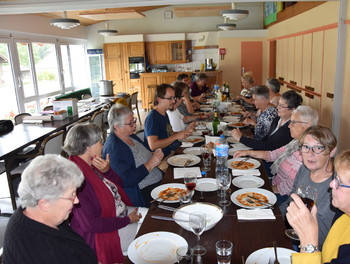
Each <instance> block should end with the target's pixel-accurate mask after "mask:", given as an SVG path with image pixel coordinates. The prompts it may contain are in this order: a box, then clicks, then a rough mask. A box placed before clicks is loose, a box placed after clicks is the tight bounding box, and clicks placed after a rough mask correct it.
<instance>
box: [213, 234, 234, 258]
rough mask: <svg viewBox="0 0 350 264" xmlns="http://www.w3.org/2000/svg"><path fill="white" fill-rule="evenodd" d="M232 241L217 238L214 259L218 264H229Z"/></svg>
mask: <svg viewBox="0 0 350 264" xmlns="http://www.w3.org/2000/svg"><path fill="white" fill-rule="evenodd" d="M232 247H233V244H232V242H230V241H228V240H219V241H218V242H216V244H215V248H216V259H217V263H218V264H230V263H231V257H232Z"/></svg>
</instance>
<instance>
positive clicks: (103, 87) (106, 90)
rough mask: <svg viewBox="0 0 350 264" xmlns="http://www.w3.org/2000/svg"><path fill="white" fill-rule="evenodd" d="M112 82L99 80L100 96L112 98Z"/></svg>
mask: <svg viewBox="0 0 350 264" xmlns="http://www.w3.org/2000/svg"><path fill="white" fill-rule="evenodd" d="M114 85H115V84H113V81H110V80H100V81H99V86H100V96H113V95H114V93H113V86H114Z"/></svg>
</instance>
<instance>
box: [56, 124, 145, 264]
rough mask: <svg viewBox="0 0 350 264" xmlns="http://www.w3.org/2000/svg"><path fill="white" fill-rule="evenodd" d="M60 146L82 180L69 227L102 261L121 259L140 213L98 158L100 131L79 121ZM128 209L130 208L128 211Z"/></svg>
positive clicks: (106, 164) (116, 177) (110, 262)
mask: <svg viewBox="0 0 350 264" xmlns="http://www.w3.org/2000/svg"><path fill="white" fill-rule="evenodd" d="M63 149H64V150H65V151H66V152H67V153H68V154H69V159H70V160H71V161H73V162H74V163H75V164H76V165H77V166H78V167H79V168H80V170H81V171H82V172H83V174H84V177H85V181H84V184H83V186H82V188H81V189H79V190H78V194H77V195H78V198H79V201H80V204H79V206H76V207H74V209H73V212H72V218H71V227H72V228H73V229H74V230H75V231H76V232H77V233H78V234H80V235H81V236H82V237H83V238H84V239H85V241H86V242H87V243H88V244H89V245H90V247H91V248H93V249H94V250H95V252H96V255H97V259H98V262H99V263H101V264H115V263H123V261H124V257H123V254H122V252H123V251H126V250H127V248H128V246H129V244H130V243H131V242H132V241H133V239H134V238H135V235H136V232H137V228H138V225H137V222H138V220H139V219H140V218H141V217H142V216H141V214H139V213H138V209H134V208H130V207H129V206H131V205H132V204H131V202H130V200H129V198H128V197H127V195H126V193H125V192H124V190H123V188H122V181H121V179H120V177H119V175H118V174H116V173H115V172H114V171H113V170H112V169H111V168H110V167H109V159H108V157H107V159H106V160H104V159H102V158H101V154H102V133H101V130H100V128H99V127H97V126H96V125H94V124H78V125H75V126H73V127H72V128H71V129H70V130H69V131H68V134H67V137H66V139H65V142H64V147H63ZM129 211H131V212H129Z"/></svg>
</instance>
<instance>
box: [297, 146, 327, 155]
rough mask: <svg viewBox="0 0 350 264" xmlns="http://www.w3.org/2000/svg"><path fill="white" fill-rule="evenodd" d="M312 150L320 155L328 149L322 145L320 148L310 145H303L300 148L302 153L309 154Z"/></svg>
mask: <svg viewBox="0 0 350 264" xmlns="http://www.w3.org/2000/svg"><path fill="white" fill-rule="evenodd" d="M310 149H312V152H313V153H316V154H320V153H322V152H323V151H324V150H325V149H326V147H325V146H320V145H319V146H317V145H315V146H312V147H310V146H308V145H301V146H300V150H301V152H302V153H309V152H310Z"/></svg>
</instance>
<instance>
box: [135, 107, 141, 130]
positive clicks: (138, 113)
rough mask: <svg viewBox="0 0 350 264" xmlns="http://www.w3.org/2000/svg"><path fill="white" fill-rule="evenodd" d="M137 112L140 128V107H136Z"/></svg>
mask: <svg viewBox="0 0 350 264" xmlns="http://www.w3.org/2000/svg"><path fill="white" fill-rule="evenodd" d="M136 111H137V116H138V117H139V122H140V126H142V122H141V116H140V112H139V108H138V107H136Z"/></svg>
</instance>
